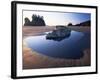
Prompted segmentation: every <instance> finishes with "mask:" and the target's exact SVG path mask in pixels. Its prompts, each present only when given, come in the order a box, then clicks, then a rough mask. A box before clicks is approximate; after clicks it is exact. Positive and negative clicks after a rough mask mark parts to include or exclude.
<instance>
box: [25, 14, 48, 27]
mask: <svg viewBox="0 0 100 80" xmlns="http://www.w3.org/2000/svg"><path fill="white" fill-rule="evenodd" d="M45 25H46V24H45V21H44V19H43V16H39V15H35V14H33V15H32V21H30V20H29V19H28V18H27V17H26V18H25V23H24V26H45Z"/></svg>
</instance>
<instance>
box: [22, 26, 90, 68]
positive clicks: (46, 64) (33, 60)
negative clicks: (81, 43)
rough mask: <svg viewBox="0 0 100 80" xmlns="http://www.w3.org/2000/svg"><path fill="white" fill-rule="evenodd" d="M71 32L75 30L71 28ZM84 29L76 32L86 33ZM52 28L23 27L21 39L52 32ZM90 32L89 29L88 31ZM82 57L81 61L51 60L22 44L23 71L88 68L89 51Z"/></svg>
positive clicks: (51, 58) (85, 51)
mask: <svg viewBox="0 0 100 80" xmlns="http://www.w3.org/2000/svg"><path fill="white" fill-rule="evenodd" d="M71 28H72V29H73V30H75V29H76V28H74V27H71ZM87 28H89V27H85V28H84V29H82V28H78V29H77V31H82V32H84V31H86V30H87ZM53 29H54V27H50V28H47V27H46V28H44V27H37V28H34V27H24V28H23V37H27V36H32V35H37V34H38V33H42V32H47V31H51V30H53ZM88 30H90V29H88ZM83 52H84V57H83V58H81V59H75V60H74V59H60V58H53V57H48V56H45V55H42V54H40V53H37V52H35V51H32V50H31V49H30V48H28V47H27V44H26V43H25V42H23V69H35V68H53V67H70V66H89V65H90V63H91V60H90V59H91V57H90V53H91V52H90V49H86V50H84V51H83Z"/></svg>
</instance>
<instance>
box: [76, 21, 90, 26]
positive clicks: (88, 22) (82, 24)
mask: <svg viewBox="0 0 100 80" xmlns="http://www.w3.org/2000/svg"><path fill="white" fill-rule="evenodd" d="M75 26H91V21H90V20H88V21H85V22H82V23H79V24H76V25H75Z"/></svg>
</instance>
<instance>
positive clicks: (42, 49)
mask: <svg viewBox="0 0 100 80" xmlns="http://www.w3.org/2000/svg"><path fill="white" fill-rule="evenodd" d="M46 34H47V33H45V34H42V35H38V36H30V37H27V38H25V39H24V40H25V42H26V43H27V45H28V47H29V48H31V49H32V50H33V51H36V52H38V53H40V54H44V55H46V56H51V57H54V58H64V59H80V58H81V57H83V56H84V54H83V51H84V50H85V49H86V48H90V34H89V32H87V33H82V32H77V31H71V34H70V36H69V37H66V38H64V39H62V40H49V39H46Z"/></svg>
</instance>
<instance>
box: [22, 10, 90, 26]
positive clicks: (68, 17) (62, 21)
mask: <svg viewBox="0 0 100 80" xmlns="http://www.w3.org/2000/svg"><path fill="white" fill-rule="evenodd" d="M33 14H36V15H40V16H43V18H44V21H45V23H46V25H48V26H52V25H53V26H54V25H68V23H72V24H73V25H75V24H78V23H80V22H84V21H87V20H90V19H91V15H90V14H89V13H71V12H46V11H23V24H24V19H25V17H28V18H29V19H30V21H31V20H32V15H33Z"/></svg>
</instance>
